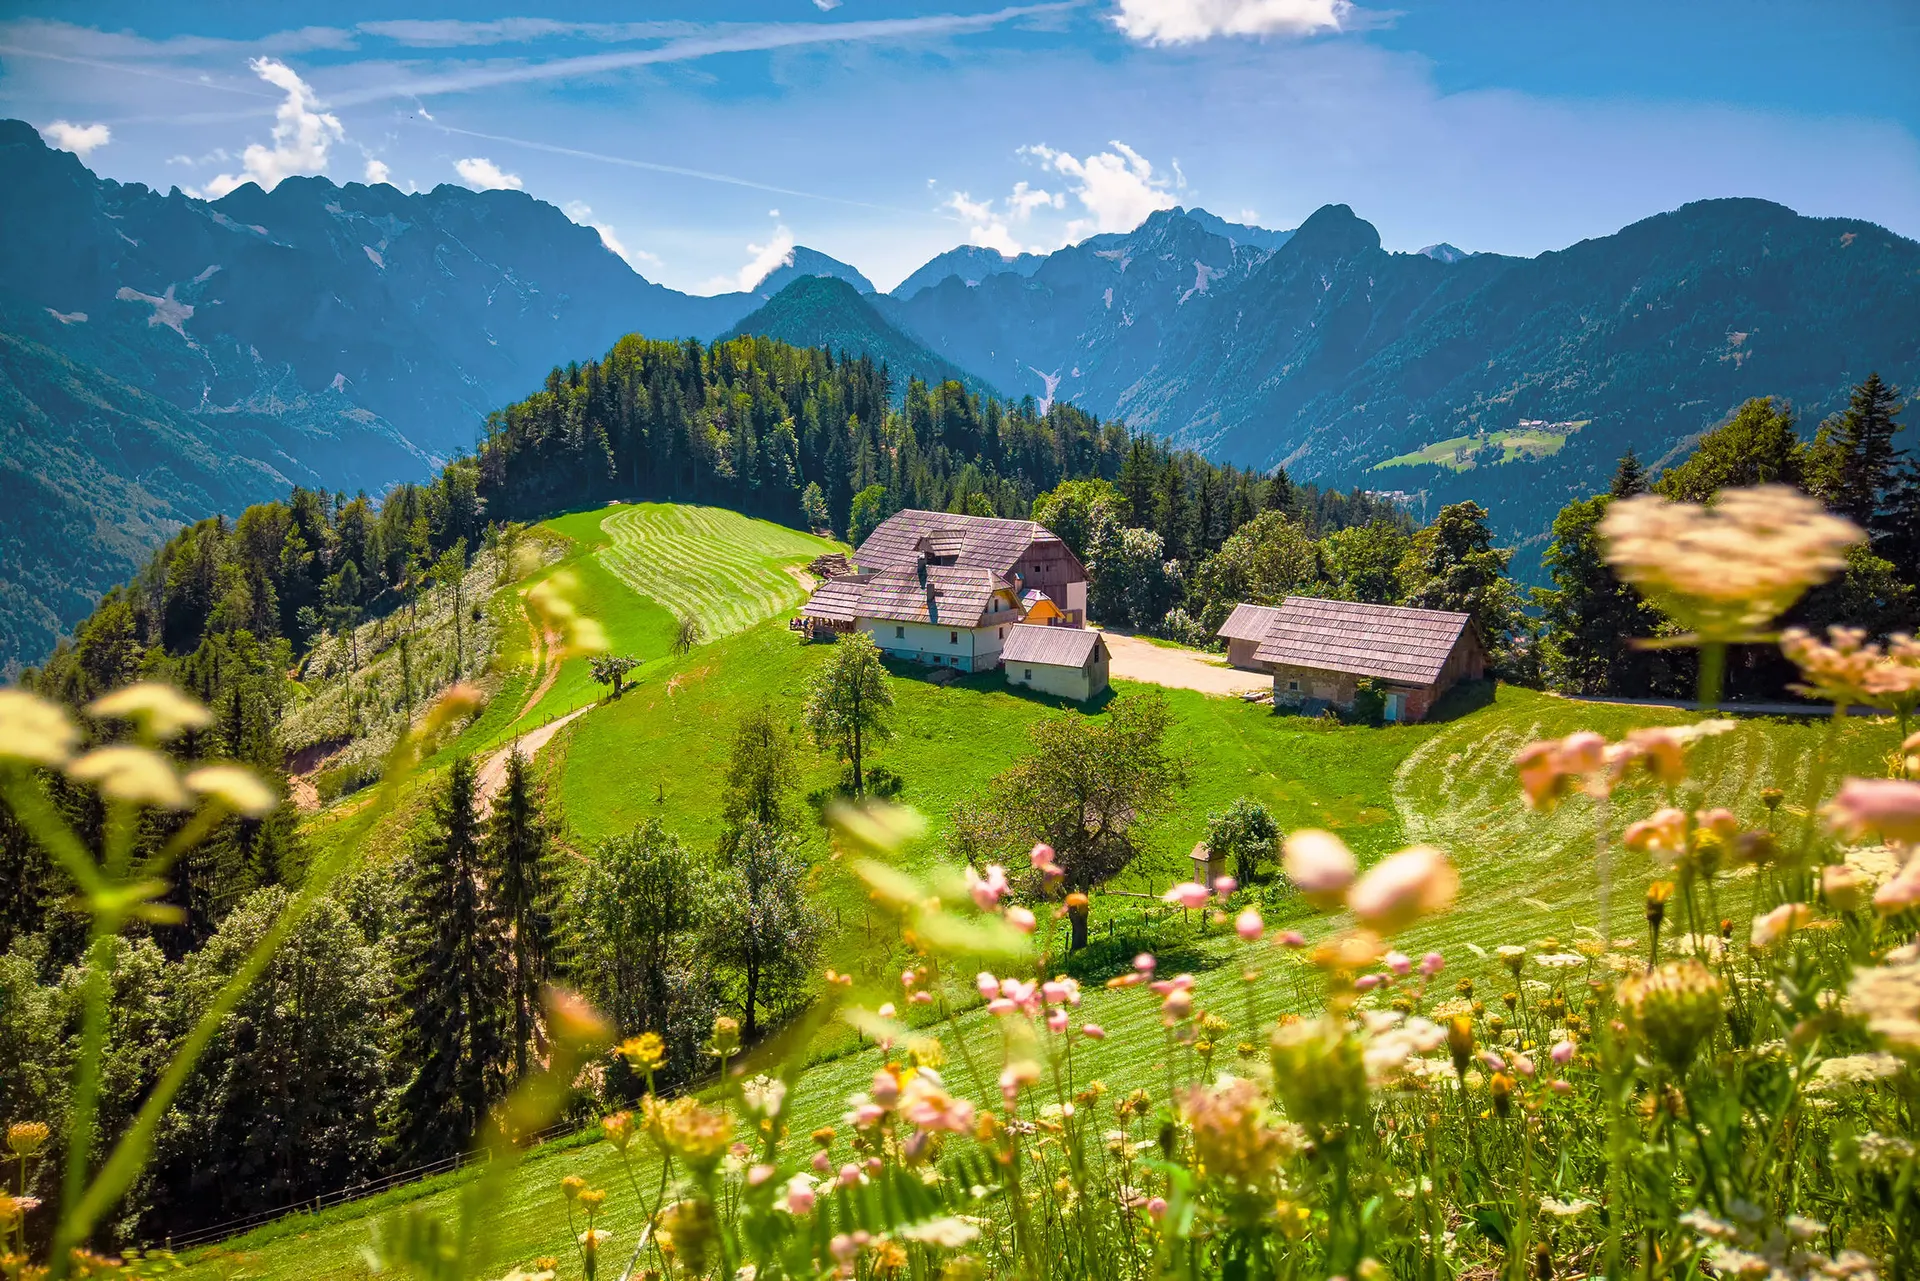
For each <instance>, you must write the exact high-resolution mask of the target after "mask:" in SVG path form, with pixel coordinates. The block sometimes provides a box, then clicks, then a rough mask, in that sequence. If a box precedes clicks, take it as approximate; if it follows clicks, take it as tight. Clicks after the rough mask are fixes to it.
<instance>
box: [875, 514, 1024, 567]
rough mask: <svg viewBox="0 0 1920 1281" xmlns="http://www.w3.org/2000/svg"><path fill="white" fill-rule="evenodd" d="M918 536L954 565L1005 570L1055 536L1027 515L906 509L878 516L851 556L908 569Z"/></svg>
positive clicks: (918, 545) (916, 546)
mask: <svg viewBox="0 0 1920 1281" xmlns="http://www.w3.org/2000/svg"><path fill="white" fill-rule="evenodd" d="M922 539H927V540H929V543H928V545H929V546H930V547H931V548H937V549H938V553H937V554H939V555H940V556H942V557H946V556H952V557H955V564H956V565H958V566H964V567H968V568H973V569H989V570H992V571H993V572H994V573H996V574H1005V573H1007V572H1008V571H1009V570H1011V569H1012V568H1013V566H1014V563H1015V562H1016V561H1018V560H1019V559H1020V558H1021V557H1022V556H1024V555H1025V554H1026V552H1027V549H1028V548H1029V547H1031V546H1033V545H1034V544H1035V543H1039V542H1053V543H1057V542H1059V541H1060V539H1059V537H1058V536H1056V535H1055V534H1054V533H1053V532H1052V531H1051V530H1049V529H1048V528H1047V527H1046V526H1044V525H1037V524H1035V523H1034V522H1032V521H1030V520H1001V519H1000V518H999V517H997V516H959V515H955V514H954V513H952V512H929V511H919V510H908V511H903V512H895V513H894V514H893V515H891V516H889V517H887V518H886V519H885V520H883V521H881V522H880V524H879V525H878V526H876V527H875V528H874V531H873V532H872V533H871V534H868V535H867V540H866V541H865V542H864V543H861V544H860V550H858V551H856V552H855V553H854V554H853V559H854V561H855V562H856V563H857V564H859V565H860V566H861V568H863V569H911V568H913V563H914V558H915V557H916V556H917V555H919V553H920V548H921V540H922Z"/></svg>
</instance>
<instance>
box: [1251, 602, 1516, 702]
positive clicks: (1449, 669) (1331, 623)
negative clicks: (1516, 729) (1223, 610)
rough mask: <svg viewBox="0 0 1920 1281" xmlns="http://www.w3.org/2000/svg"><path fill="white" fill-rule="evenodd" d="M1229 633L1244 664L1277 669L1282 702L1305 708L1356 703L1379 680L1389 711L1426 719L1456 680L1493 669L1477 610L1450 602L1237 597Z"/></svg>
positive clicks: (1276, 681)
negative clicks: (1366, 685)
mask: <svg viewBox="0 0 1920 1281" xmlns="http://www.w3.org/2000/svg"><path fill="white" fill-rule="evenodd" d="M1256 634H1257V635H1258V638H1259V639H1258V642H1257V644H1255V643H1253V642H1252V639H1251V638H1252V637H1253V636H1254V635H1256ZM1220 635H1221V636H1222V637H1224V638H1226V640H1227V649H1228V656H1229V658H1230V660H1231V661H1233V662H1234V663H1235V665H1236V666H1242V667H1251V668H1253V669H1254V670H1265V671H1270V672H1272V673H1273V701H1274V705H1275V706H1278V707H1297V708H1300V709H1302V710H1304V711H1313V710H1316V708H1321V707H1336V708H1339V709H1341V710H1343V711H1345V710H1349V709H1351V708H1352V706H1353V700H1354V697H1355V695H1356V694H1357V693H1358V692H1359V682H1360V681H1361V680H1363V679H1370V680H1372V681H1374V682H1375V683H1376V684H1377V685H1378V687H1379V688H1380V689H1381V692H1382V693H1383V694H1384V696H1385V698H1386V713H1385V715H1386V719H1387V720H1390V721H1417V720H1420V719H1421V718H1422V717H1424V716H1426V714H1427V713H1428V712H1429V711H1431V710H1433V705H1434V704H1435V703H1437V702H1439V701H1440V696H1441V695H1442V694H1444V693H1446V692H1447V690H1449V689H1451V688H1452V687H1453V685H1454V684H1455V683H1456V682H1458V681H1462V680H1479V679H1481V678H1482V677H1484V676H1485V675H1486V672H1487V652H1486V647H1485V645H1484V644H1482V642H1481V639H1480V634H1479V632H1478V631H1477V630H1475V628H1474V626H1473V619H1472V618H1471V617H1470V616H1469V615H1466V614H1458V613H1453V612H1451V611H1448V610H1438V609H1408V608H1406V607H1404V606H1400V605H1364V604H1361V603H1359V602H1357V601H1345V600H1319V599H1317V598H1314V597H1309V596H1289V597H1287V598H1286V599H1285V600H1284V601H1282V602H1281V603H1280V604H1278V605H1272V606H1268V605H1240V606H1237V607H1236V608H1235V609H1234V611H1233V613H1232V614H1231V615H1230V616H1229V617H1228V619H1227V621H1226V623H1224V624H1222V626H1221V628H1220ZM1249 646H1251V649H1252V653H1251V658H1250V659H1248V655H1247V651H1248V648H1249ZM1236 647H1238V651H1239V655H1240V657H1238V658H1235V657H1234V654H1235V649H1236ZM1243 660H1244V661H1243Z"/></svg>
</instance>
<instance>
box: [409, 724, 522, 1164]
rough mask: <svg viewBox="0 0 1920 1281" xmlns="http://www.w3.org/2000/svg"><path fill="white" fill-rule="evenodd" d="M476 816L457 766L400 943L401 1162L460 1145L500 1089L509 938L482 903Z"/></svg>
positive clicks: (416, 877)
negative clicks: (403, 1074) (405, 1074)
mask: <svg viewBox="0 0 1920 1281" xmlns="http://www.w3.org/2000/svg"><path fill="white" fill-rule="evenodd" d="M480 837H481V833H480V825H479V822H478V820H476V819H475V817H474V771H473V762H472V761H470V760H468V759H467V758H465V757H461V758H459V759H457V760H455V761H454V763H453V766H452V768H451V769H450V770H448V772H447V782H446V787H445V790H444V791H442V793H441V794H440V796H439V797H438V798H436V800H435V802H434V807H433V815H432V820H431V828H430V830H429V834H428V835H427V837H426V838H425V839H424V840H422V841H420V842H419V843H418V844H417V845H415V847H414V851H413V861H414V872H413V876H412V878H411V880H410V882H409V884H408V887H407V888H408V895H407V897H408V916H409V921H408V928H407V931H406V935H405V938H404V939H403V941H402V951H403V959H402V966H403V969H402V973H401V977H400V1028H399V1035H398V1037H397V1043H396V1049H395V1060H396V1062H397V1063H398V1064H399V1065H401V1067H402V1068H403V1069H404V1070H406V1071H408V1072H409V1073H410V1076H409V1077H408V1080H407V1083H406V1086H405V1087H404V1088H403V1089H402V1090H401V1092H400V1096H399V1098H398V1099H397V1100H396V1102H395V1113H396V1116H395V1141H396V1145H397V1146H398V1148H399V1150H400V1153H401V1155H402V1158H403V1159H404V1160H407V1161H432V1160H436V1159H438V1158H440V1157H444V1156H451V1155H453V1154H455V1153H457V1152H459V1151H460V1150H461V1149H462V1148H464V1147H465V1146H466V1145H467V1144H468V1143H469V1142H470V1141H471V1140H472V1138H473V1136H474V1134H475V1133H476V1132H477V1131H478V1129H479V1127H480V1122H481V1120H482V1119H483V1118H484V1117H485V1116H486V1112H487V1108H488V1107H489V1106H490V1105H491V1104H492V1103H493V1101H494V1100H495V1099H497V1098H498V1097H499V1096H500V1094H501V1092H502V1090H503V1089H504V1087H505V1084H506V1074H507V1068H508V1066H509V1064H510V1063H511V1061H512V1057H513V1055H512V1049H511V1047H510V1046H509V1045H508V1036H509V1027H510V1018H509V1016H508V1007H509V1003H510V999H511V998H510V994H509V992H508V987H507V966H506V940H505V938H504V937H503V933H504V932H503V931H502V929H501V925H500V917H499V914H498V913H497V912H496V911H495V910H494V907H493V905H492V903H491V902H489V901H488V898H487V895H486V888H485V885H484V882H483V877H484V875H485V873H486V857H485V851H484V850H483V849H482V847H481V839H480Z"/></svg>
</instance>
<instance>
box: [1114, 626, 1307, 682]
mask: <svg viewBox="0 0 1920 1281" xmlns="http://www.w3.org/2000/svg"><path fill="white" fill-rule="evenodd" d="M1101 634H1102V635H1104V636H1105V637H1106V638H1107V652H1108V653H1110V654H1112V655H1113V664H1112V666H1111V667H1110V668H1109V669H1108V670H1109V674H1110V675H1111V676H1112V677H1113V678H1114V679H1115V680H1123V681H1144V682H1146V683H1148V684H1150V685H1166V686H1169V687H1171V688H1173V689H1197V690H1199V691H1200V692H1201V693H1203V694H1245V693H1250V692H1253V691H1255V690H1265V689H1272V688H1273V678H1272V677H1271V676H1266V675H1263V674H1262V673H1259V672H1243V671H1241V670H1240V669H1239V668H1237V667H1228V666H1227V660H1226V659H1224V658H1220V657H1217V656H1215V655H1213V654H1203V653H1201V652H1200V651H1199V650H1194V649H1169V648H1168V647H1166V646H1165V645H1155V644H1152V643H1151V642H1148V641H1143V640H1141V639H1139V638H1138V637H1134V636H1124V635H1122V634H1120V633H1119V632H1102V633H1101Z"/></svg>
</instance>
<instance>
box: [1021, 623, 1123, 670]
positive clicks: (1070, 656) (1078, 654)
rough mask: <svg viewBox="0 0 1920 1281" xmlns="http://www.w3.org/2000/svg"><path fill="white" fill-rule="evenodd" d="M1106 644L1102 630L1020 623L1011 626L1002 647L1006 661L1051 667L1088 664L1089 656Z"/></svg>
mask: <svg viewBox="0 0 1920 1281" xmlns="http://www.w3.org/2000/svg"><path fill="white" fill-rule="evenodd" d="M1105 648H1106V642H1105V641H1103V640H1102V639H1101V638H1100V633H1099V632H1095V631H1088V630H1086V629H1084V628H1079V627H1039V626H1035V625H1034V624H1032V623H1016V624H1015V625H1014V626H1012V627H1009V628H1008V629H1007V639H1006V642H1005V643H1004V644H1003V645H1001V647H1000V660H1001V661H1002V662H1006V663H1034V664H1038V665H1041V666H1047V667H1085V666H1086V664H1087V660H1088V659H1089V658H1092V657H1093V655H1094V654H1095V653H1096V652H1097V651H1100V650H1103V649H1105Z"/></svg>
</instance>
